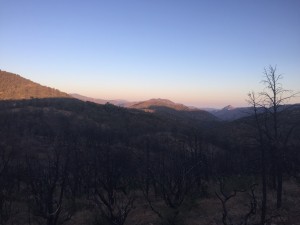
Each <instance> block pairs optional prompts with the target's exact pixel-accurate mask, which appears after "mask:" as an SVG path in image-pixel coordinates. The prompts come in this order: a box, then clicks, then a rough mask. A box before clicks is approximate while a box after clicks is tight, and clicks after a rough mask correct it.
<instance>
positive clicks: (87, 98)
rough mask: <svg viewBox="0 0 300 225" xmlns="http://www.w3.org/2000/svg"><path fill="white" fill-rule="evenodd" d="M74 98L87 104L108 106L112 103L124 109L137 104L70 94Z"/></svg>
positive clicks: (121, 100)
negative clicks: (107, 104)
mask: <svg viewBox="0 0 300 225" xmlns="http://www.w3.org/2000/svg"><path fill="white" fill-rule="evenodd" d="M70 95H71V96H72V97H74V98H77V99H79V100H82V101H86V102H94V103H97V104H102V105H103V104H106V103H110V104H113V105H116V106H122V107H130V106H131V105H134V104H136V102H129V101H126V100H123V99H115V100H104V99H100V98H90V97H87V96H83V95H80V94H76V93H72V94H70Z"/></svg>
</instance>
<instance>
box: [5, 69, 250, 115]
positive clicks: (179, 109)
mask: <svg viewBox="0 0 300 225" xmlns="http://www.w3.org/2000/svg"><path fill="white" fill-rule="evenodd" d="M72 97H73V98H76V99H79V100H82V101H88V102H94V103H97V104H106V103H110V104H113V105H116V106H119V107H124V108H129V109H136V110H142V111H145V112H151V113H158V114H161V115H163V116H167V117H172V118H175V119H183V118H184V119H188V120H191V121H194V120H195V121H205V120H207V121H214V120H224V121H233V120H236V119H240V118H242V117H246V116H249V115H251V114H253V110H252V108H251V107H238V108H235V107H233V106H231V105H228V106H226V107H224V108H223V109H213V108H204V109H199V108H196V107H192V106H186V105H183V104H180V103H174V102H172V101H170V100H168V99H161V98H157V99H150V100H147V101H140V102H130V101H126V100H122V99H117V100H104V99H98V98H90V97H86V96H83V95H80V94H75V93H74V94H67V93H64V92H61V91H59V90H57V89H54V88H50V87H47V86H43V85H40V84H38V83H35V82H33V81H30V80H28V79H25V78H23V77H21V76H20V75H17V74H14V73H9V72H6V71H1V70H0V100H18V99H31V98H72Z"/></svg>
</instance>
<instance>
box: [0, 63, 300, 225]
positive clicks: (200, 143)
mask: <svg viewBox="0 0 300 225" xmlns="http://www.w3.org/2000/svg"><path fill="white" fill-rule="evenodd" d="M275 72H276V70H274V69H273V68H272V67H271V68H270V70H268V71H266V74H265V75H266V79H267V83H266V84H267V85H266V88H267V89H265V90H266V91H264V92H262V93H261V94H260V96H261V98H258V97H257V96H256V95H255V94H253V93H251V94H250V95H249V98H250V102H251V104H252V105H253V108H254V112H257V111H256V110H257V109H258V108H261V107H263V109H264V112H263V113H260V114H258V113H255V114H254V117H253V116H251V117H249V118H245V119H242V120H240V121H235V122H231V123H225V124H224V123H220V124H218V125H217V126H216V124H215V123H214V126H212V127H209V126H207V125H206V126H205V129H201V127H200V128H199V127H198V125H197V126H193V124H187V123H185V122H183V123H181V122H180V121H177V120H176V121H173V120H170V119H168V118H164V117H160V116H156V115H152V114H148V113H144V112H139V111H135V110H127V109H122V108H118V107H115V106H112V105H109V104H108V105H104V106H99V105H96V104H93V103H84V102H81V101H78V100H74V99H43V100H40V99H32V100H26V101H25V100H23V101H6V102H1V103H0V114H1V116H0V224H3V225H4V224H6V225H7V224H20V223H22V224H47V225H58V224H67V223H72V224H74V223H75V222H76V221H72V218H74V215H76V214H78V213H79V212H80V211H83V210H87V211H93V212H94V213H95V215H94V218H93V219H92V221H87V222H86V223H87V224H88V223H90V224H104V225H105V224H110V225H123V224H125V223H126V221H128V220H130V219H131V217H132V212H133V211H134V210H135V207H137V206H139V204H141V203H140V202H141V201H142V202H144V203H146V204H147V205H148V208H149V209H150V210H151V211H152V212H153V215H156V217H157V218H158V220H159V221H160V223H161V224H167V225H177V224H184V221H185V219H186V213H187V212H188V211H189V210H190V209H191V208H193V207H195V205H194V202H195V201H197V200H199V199H202V198H206V197H210V198H214V199H216V200H217V201H218V202H219V205H220V209H221V211H220V212H219V215H220V218H219V221H220V223H223V224H224V225H227V224H254V223H257V224H262V225H263V224H265V223H267V222H269V221H270V220H271V219H272V217H273V214H272V212H271V206H270V204H269V203H268V202H267V199H268V198H267V194H268V191H269V190H270V189H272V188H275V190H276V191H277V207H278V208H280V207H282V187H283V184H284V176H298V175H299V172H300V170H299V169H300V168H299V165H300V163H299V160H300V154H299V152H298V151H297V148H299V146H300V143H299V142H300V140H299V136H300V135H299V127H297V126H295V122H297V123H299V112H298V111H297V110H290V109H286V108H284V109H283V110H281V109H280V107H282V106H281V105H282V103H283V101H284V100H286V99H288V98H290V97H293V96H294V94H292V95H288V96H287V97H288V98H286V97H284V96H283V95H281V94H285V91H284V89H282V87H281V86H280V84H279V83H278V81H279V78H280V77H278V76H277V75H276V73H275ZM278 85H279V86H278ZM267 90H271V94H270V93H269V92H267ZM274 90H275V91H274ZM272 91H273V92H272ZM272 93H273V94H272ZM263 97H267V99H265V98H263ZM271 100H272V101H271ZM270 103H271V104H270ZM285 109H286V110H285ZM290 125H291V126H290ZM241 131H243V132H241ZM212 187H214V189H213V190H209V189H208V188H212ZM239 195H245V198H244V199H245V200H244V201H245V202H244V204H245V205H246V206H247V207H246V208H245V210H243V212H242V213H240V215H238V216H236V215H232V213H231V209H230V204H229V202H230V201H232V200H233V199H235V198H237V196H239ZM258 212H259V213H258Z"/></svg>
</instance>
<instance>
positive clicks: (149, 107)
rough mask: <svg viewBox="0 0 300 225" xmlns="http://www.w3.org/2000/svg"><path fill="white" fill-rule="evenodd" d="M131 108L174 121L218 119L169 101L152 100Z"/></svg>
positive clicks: (202, 111) (201, 111)
mask: <svg viewBox="0 0 300 225" xmlns="http://www.w3.org/2000/svg"><path fill="white" fill-rule="evenodd" d="M129 108H133V109H139V110H143V111H145V112H155V113H158V114H161V115H164V116H167V117H172V118H173V119H176V120H178V119H182V120H189V121H197V122H203V121H205V122H209V121H215V120H216V117H215V116H213V115H212V114H210V113H208V112H206V111H204V110H200V109H195V108H189V107H187V106H185V105H183V104H178V103H174V102H172V101H170V100H168V99H160V98H158V99H150V100H147V101H143V102H139V103H137V104H134V105H132V106H130V107H129Z"/></svg>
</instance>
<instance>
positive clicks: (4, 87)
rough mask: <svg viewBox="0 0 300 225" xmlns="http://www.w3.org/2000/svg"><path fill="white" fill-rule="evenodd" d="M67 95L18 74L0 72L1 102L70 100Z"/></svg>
mask: <svg viewBox="0 0 300 225" xmlns="http://www.w3.org/2000/svg"><path fill="white" fill-rule="evenodd" d="M70 97H71V96H70V95H68V94H67V93H64V92H61V91H59V90H57V89H55V88H51V87H47V86H43V85H41V84H38V83H36V82H33V81H31V80H29V79H26V78H24V77H22V76H20V75H18V74H14V73H10V72H6V71H2V70H0V100H19V99H31V98H70Z"/></svg>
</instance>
